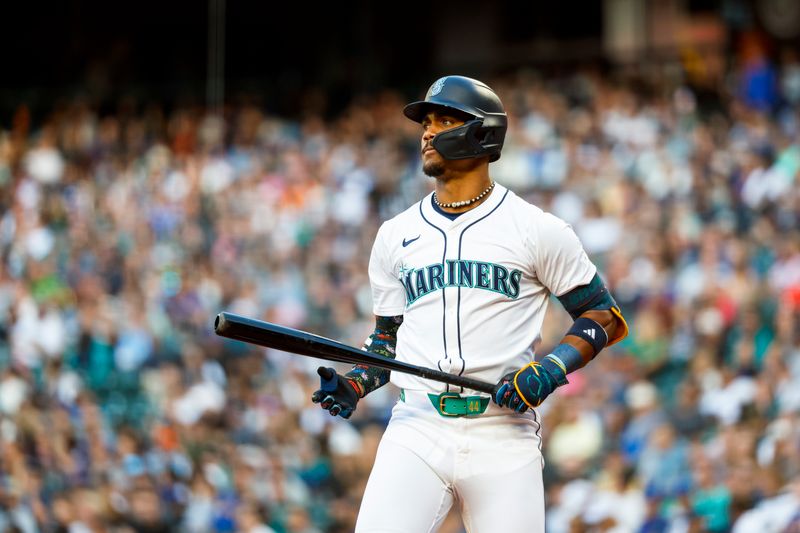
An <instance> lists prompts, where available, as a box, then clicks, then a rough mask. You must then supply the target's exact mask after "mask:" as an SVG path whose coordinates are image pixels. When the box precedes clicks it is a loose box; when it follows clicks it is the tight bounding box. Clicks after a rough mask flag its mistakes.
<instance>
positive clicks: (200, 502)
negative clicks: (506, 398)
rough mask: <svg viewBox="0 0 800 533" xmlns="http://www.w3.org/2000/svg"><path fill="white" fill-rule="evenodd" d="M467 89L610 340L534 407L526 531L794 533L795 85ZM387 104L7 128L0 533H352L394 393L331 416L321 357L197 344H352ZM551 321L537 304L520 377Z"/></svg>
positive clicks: (398, 140)
mask: <svg viewBox="0 0 800 533" xmlns="http://www.w3.org/2000/svg"><path fill="white" fill-rule="evenodd" d="M486 81H489V82H490V85H492V86H493V87H494V88H495V89H496V90H497V92H498V93H499V94H500V95H501V97H502V98H503V100H504V102H505V104H506V106H507V109H508V112H509V117H510V129H509V132H508V135H507V143H506V146H505V148H504V150H503V155H502V158H501V159H500V161H498V162H497V163H495V164H493V165H492V166H491V167H490V168H491V172H492V175H493V177H494V178H495V179H497V181H499V182H500V183H502V184H504V185H506V186H507V187H509V188H511V189H512V190H514V191H516V192H517V193H518V194H520V195H521V196H523V197H525V198H527V199H528V200H529V201H531V202H532V203H535V204H537V205H539V206H540V207H542V208H543V209H545V210H548V211H551V212H553V213H555V214H556V215H558V216H560V217H562V218H564V219H565V220H567V221H568V222H569V223H571V224H572V225H573V227H574V228H575V230H576V232H577V233H578V235H579V237H580V238H581V240H582V241H583V243H584V245H585V247H586V249H587V251H588V252H589V254H590V256H591V257H592V259H593V260H594V261H595V263H596V264H597V265H598V268H599V269H600V273H601V275H602V276H603V277H604V278H605V280H606V282H607V284H608V285H609V286H610V288H611V289H612V292H613V293H614V295H615V296H616V298H617V300H618V302H619V303H620V305H621V307H622V309H623V313H624V315H625V316H626V317H627V319H628V322H629V325H630V329H631V335H630V336H629V338H628V339H626V340H625V341H624V342H623V343H620V344H618V345H616V346H614V347H613V348H611V349H608V350H606V351H604V352H603V354H601V355H600V356H599V357H598V358H597V359H596V360H595V361H593V362H592V363H591V364H590V365H589V366H587V367H586V368H585V369H583V370H582V371H581V372H580V373H578V374H574V375H573V376H571V383H570V384H569V385H567V386H566V387H564V388H562V389H559V391H558V392H557V393H556V394H555V395H553V396H552V397H551V398H549V399H548V400H547V402H545V404H544V405H543V406H542V407H541V408H540V410H541V413H542V415H543V416H544V420H545V431H544V439H545V443H544V452H545V457H546V462H547V464H546V468H545V483H546V490H547V506H548V516H547V523H548V532H552V533H559V532H579V531H614V532H634V531H642V532H648V533H649V532H667V531H669V532H678V531H712V532H723V531H731V530H733V531H736V532H745V531H748V532H749V531H784V530H790V528H800V481H798V479H800V231H799V229H800V224H799V222H800V194H798V190H799V189H798V186H797V180H798V170H799V169H800V144H799V143H798V141H799V140H800V137H798V134H800V114H798V109H799V108H798V104H800V63H797V62H796V60H795V59H794V57H786V58H784V61H783V62H782V63H781V64H780V65H779V66H778V67H773V66H772V65H769V64H745V65H741V66H738V67H737V68H734V69H731V70H730V72H728V73H727V75H726V77H725V78H724V79H723V80H721V83H720V84H719V86H717V87H716V88H715V89H714V91H712V92H711V96H710V97H709V91H708V90H700V88H698V87H693V86H692V84H691V83H687V80H686V78H685V77H682V76H677V77H674V78H669V77H659V76H655V77H653V76H650V77H647V76H645V77H644V82H643V81H642V78H641V77H639V78H638V79H637V83H632V82H630V81H629V80H627V79H621V78H617V77H614V76H610V75H605V74H600V73H599V72H597V71H594V70H591V69H586V70H581V71H579V72H576V73H573V74H570V75H569V76H567V77H558V78H548V77H540V76H537V74H536V73H535V72H530V71H520V72H517V73H514V74H513V75H507V76H503V77H498V78H496V79H490V80H486ZM645 82H646V83H645ZM420 89H421V90H422V89H424V88H420ZM415 96H416V95H415ZM406 100H407V96H406V95H401V94H399V93H397V92H393V91H385V92H382V93H380V94H376V95H371V96H363V97H358V98H355V99H354V100H353V102H352V103H351V105H350V106H349V107H348V108H346V109H344V110H342V111H341V112H340V113H337V114H336V116H334V117H332V118H331V117H328V116H326V115H323V114H321V113H319V112H316V111H311V110H310V111H309V112H308V113H306V115H305V116H303V117H299V118H296V119H286V118H281V117H277V116H271V115H267V114H265V113H264V112H263V110H262V109H261V108H260V107H259V106H255V105H248V104H244V103H243V104H238V105H231V106H229V107H227V108H226V109H225V111H224V113H223V114H221V115H219V114H214V113H210V112H208V111H207V110H205V109H203V108H201V107H193V106H178V107H175V108H173V109H170V110H169V111H167V110H165V109H164V108H163V107H161V106H159V105H157V104H148V105H139V104H137V103H135V102H132V101H123V102H120V104H119V106H118V108H117V109H116V110H115V111H114V112H103V113H101V112H99V111H98V110H97V109H95V108H94V107H93V106H92V105H90V104H89V103H87V102H86V101H83V100H81V99H75V100H73V101H69V102H65V103H62V104H59V105H58V106H56V107H55V109H54V110H53V111H52V113H50V114H49V116H48V117H47V118H46V120H44V121H42V122H41V123H38V122H37V123H34V120H33V119H32V118H31V116H30V113H29V112H28V111H27V110H26V108H25V107H24V106H21V107H20V108H19V110H18V111H17V113H16V114H15V116H14V118H13V121H12V122H11V123H10V124H2V125H0V128H2V129H0V531H22V532H25V533H28V532H35V531H65V532H70V533H83V532H128V531H136V532H158V531H184V532H188V533H201V532H207V531H208V532H210V531H218V532H232V531H241V532H247V533H267V532H273V531H274V532H280V533H282V532H291V533H312V532H323V531H325V532H334V533H336V532H340V533H343V532H347V531H352V528H353V524H354V520H355V516H356V513H357V511H358V505H359V501H360V497H361V494H362V491H363V487H364V485H365V483H366V478H367V476H368V474H369V470H370V467H371V464H372V460H373V457H374V454H375V449H376V446H377V442H378V440H379V439H380V435H381V433H382V431H383V428H384V427H385V424H386V422H387V420H388V417H389V413H390V410H391V407H392V405H393V404H394V402H395V401H396V398H397V390H396V389H394V388H393V386H391V385H390V386H387V387H384V388H383V389H381V390H379V391H377V392H375V393H374V394H372V395H370V396H369V397H367V398H366V399H365V400H364V401H362V402H361V403H360V404H359V408H358V410H357V412H356V414H355V415H354V416H353V418H352V419H351V420H350V421H343V420H341V419H338V418H336V419H335V418H332V417H330V416H329V415H328V414H327V413H325V412H324V411H322V410H321V409H319V408H318V407H317V406H315V405H313V404H312V403H311V402H310V400H309V398H310V395H311V392H312V391H313V390H314V389H316V388H317V385H318V377H317V376H316V372H315V369H316V367H317V366H318V364H319V363H320V361H318V360H314V359H308V358H303V357H299V356H293V355H289V354H286V353H282V352H278V351H274V350H265V349H261V348H256V347H253V346H250V345H245V344H242V343H238V342H234V341H228V340H224V339H222V338H220V337H217V336H216V335H215V334H214V332H213V319H214V317H215V315H216V314H217V313H218V312H220V311H222V310H226V311H230V312H234V313H238V314H241V315H245V316H250V317H255V318H260V319H264V320H268V321H271V322H276V323H280V324H283V325H286V326H290V327H296V328H301V329H304V330H307V331H312V332H315V333H318V334H321V335H324V336H328V337H332V338H336V339H340V340H342V341H345V342H348V343H350V344H354V345H360V343H361V342H362V341H363V340H364V338H365V337H366V336H367V335H368V334H369V333H370V332H371V330H372V326H373V324H374V321H373V316H372V311H371V295H370V290H369V280H368V277H367V273H366V266H367V260H368V257H369V250H370V247H371V244H372V241H373V238H374V235H375V233H376V231H377V228H378V226H379V224H380V223H381V221H383V220H385V219H386V218H388V217H391V216H392V215H394V214H396V213H398V212H399V211H401V210H403V209H405V208H406V207H408V206H409V205H411V204H412V203H414V202H415V201H417V200H418V199H419V198H420V197H422V196H423V195H424V194H426V193H427V192H428V191H429V190H431V187H432V183H431V181H430V180H429V179H428V178H426V177H424V176H423V175H422V173H421V170H420V163H419V144H418V142H419V135H420V131H419V129H418V125H417V124H415V123H412V122H411V121H409V120H407V119H405V118H404V117H403V115H402V112H401V109H402V105H403V104H404V103H405V101H406ZM567 326H568V316H567V315H566V313H565V312H563V310H562V309H560V307H559V306H558V304H557V302H555V300H554V305H551V309H550V311H549V313H548V318H547V320H546V329H545V331H544V332H543V338H544V341H543V344H542V346H540V347H538V352H539V353H546V350H547V349H548V348H549V347H551V346H552V345H554V344H555V343H557V342H558V341H559V340H560V338H561V336H562V335H563V332H564V331H565V330H566V329H567ZM334 366H339V368H340V369H346V367H343V366H340V365H334ZM451 518H452V519H451V520H448V522H447V523H446V525H445V527H444V529H443V532H445V533H456V532H459V531H461V526H460V523H459V522H458V520H457V519H456V518H454V517H451ZM791 530H794V529H791Z"/></svg>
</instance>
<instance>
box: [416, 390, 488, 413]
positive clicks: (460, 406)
mask: <svg viewBox="0 0 800 533" xmlns="http://www.w3.org/2000/svg"><path fill="white" fill-rule="evenodd" d="M428 398H430V400H431V403H432V404H433V406H434V407H435V408H436V411H437V412H438V413H439V414H440V415H442V416H447V417H459V416H476V415H480V414H483V412H484V411H486V408H487V407H488V406H489V398H484V397H482V396H465V397H462V396H461V395H460V394H458V393H455V392H443V393H441V394H432V393H429V394H428Z"/></svg>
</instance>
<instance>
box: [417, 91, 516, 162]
mask: <svg viewBox="0 0 800 533" xmlns="http://www.w3.org/2000/svg"><path fill="white" fill-rule="evenodd" d="M435 110H439V111H443V110H444V111H447V110H450V111H452V110H455V111H457V112H458V114H459V115H464V114H466V115H468V117H471V118H468V120H466V122H465V123H464V124H463V125H462V126H459V127H457V128H453V129H450V130H447V131H443V132H442V133H439V134H437V135H436V136H435V137H434V138H433V141H431V144H432V145H433V147H434V148H435V149H436V151H438V152H439V153H440V154H442V157H444V158H445V159H469V158H472V157H483V156H487V155H488V156H489V161H497V160H498V159H500V150H502V149H503V140H504V139H505V137H506V128H507V127H508V118H507V117H506V112H505V109H503V103H502V102H501V101H500V98H498V96H497V95H496V94H495V92H494V91H493V90H491V89H490V88H489V86H488V85H486V84H485V83H483V82H481V81H478V80H473V79H472V78H467V77H465V76H445V77H444V78H439V79H438V80H436V81H435V82H434V83H433V85H431V87H430V89H428V93H427V94H426V95H425V100H422V101H419V102H412V103H410V104H408V105H407V106H406V107H405V109H403V113H404V114H405V116H407V117H408V118H410V119H411V120H414V121H416V122H422V120H423V119H424V118H425V116H426V115H427V114H428V113H430V112H431V111H435Z"/></svg>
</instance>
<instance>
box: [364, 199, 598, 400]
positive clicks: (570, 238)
mask: <svg viewBox="0 0 800 533" xmlns="http://www.w3.org/2000/svg"><path fill="white" fill-rule="evenodd" d="M431 196H432V194H431V195H428V196H426V197H425V198H424V199H422V200H421V201H420V202H418V203H417V204H415V205H413V206H412V207H411V208H409V209H407V210H406V211H404V212H403V213H400V214H399V215H397V216H396V217H394V218H392V219H391V220H388V221H386V222H385V223H384V224H383V225H382V226H381V227H380V229H379V231H378V235H377V237H376V239H375V243H374V245H373V248H372V254H371V256H370V263H369V277H370V283H371V286H372V294H373V301H374V312H375V314H376V315H378V316H397V315H403V324H402V326H401V327H400V329H399V330H398V333H397V360H399V361H405V362H409V363H413V364H416V365H420V366H426V367H430V368H438V369H440V370H442V371H444V372H449V373H452V374H458V375H462V376H469V377H472V378H476V379H480V380H483V381H487V382H489V383H495V382H497V381H498V380H499V379H500V378H501V377H502V376H503V375H505V374H506V373H508V372H510V371H512V370H516V369H519V368H521V367H522V366H525V365H526V364H528V363H529V362H530V361H531V360H533V351H532V345H533V343H534V342H535V341H536V340H537V338H538V337H539V336H540V332H541V327H542V322H543V320H544V316H545V311H546V310H547V304H548V300H549V296H550V294H551V293H552V294H555V295H556V296H561V295H562V294H564V293H566V292H568V291H569V290H571V289H573V288H575V287H578V286H580V285H585V284H587V283H589V281H590V280H591V279H592V277H593V276H594V274H595V272H596V268H595V266H594V265H593V264H592V262H591V261H590V260H589V258H588V257H587V255H586V252H585V251H584V249H583V246H582V245H581V243H580V241H579V240H578V237H577V236H576V235H575V233H574V231H573V230H572V228H571V227H570V226H569V225H568V224H567V223H566V222H564V221H563V220H561V219H559V218H558V217H555V216H553V215H551V214H549V213H545V212H544V211H542V210H541V209H539V208H538V207H536V206H534V205H531V204H529V203H528V202H526V201H524V200H523V199H521V198H520V197H518V196H517V195H516V194H514V193H513V192H511V191H509V190H508V189H506V188H505V187H503V186H501V185H500V184H497V185H495V187H494V189H493V191H492V193H491V195H490V196H489V198H488V199H486V200H485V201H484V202H483V203H482V204H481V205H479V206H478V207H476V208H474V209H471V210H469V211H467V212H466V213H463V214H461V215H460V216H459V217H458V218H456V219H455V220H450V219H449V218H447V217H446V216H444V215H442V214H441V213H439V212H438V211H437V210H436V209H434V207H433V204H432V202H431ZM391 381H392V383H394V384H395V385H397V386H398V387H401V388H404V389H406V390H424V391H431V392H440V391H444V390H446V389H447V387H448V386H447V385H446V384H444V383H439V382H436V381H431V380H425V379H421V378H418V377H416V376H411V375H408V374H404V373H400V372H392V374H391ZM450 390H453V387H452V386H450ZM456 392H461V391H458V390H456ZM463 392H471V391H463Z"/></svg>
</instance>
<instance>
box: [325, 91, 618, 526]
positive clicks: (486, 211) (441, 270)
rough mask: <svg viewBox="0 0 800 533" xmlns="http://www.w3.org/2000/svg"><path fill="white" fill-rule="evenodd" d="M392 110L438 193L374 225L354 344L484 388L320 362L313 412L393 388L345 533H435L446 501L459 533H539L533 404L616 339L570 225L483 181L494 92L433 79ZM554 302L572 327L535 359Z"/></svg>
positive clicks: (501, 124) (606, 300) (496, 104)
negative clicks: (491, 387)
mask: <svg viewBox="0 0 800 533" xmlns="http://www.w3.org/2000/svg"><path fill="white" fill-rule="evenodd" d="M404 113H405V115H406V116H407V117H408V118H410V119H411V120H414V121H416V122H419V123H420V124H421V125H422V138H421V146H420V147H421V153H422V163H423V171H424V172H425V174H427V175H428V176H430V177H432V178H434V179H435V180H436V187H435V191H434V192H433V193H431V194H430V195H428V196H426V197H425V198H423V199H422V200H421V201H419V202H418V203H416V204H415V205H413V206H412V207H411V208H409V209H408V210H406V211H405V212H403V213H401V214H399V215H397V216H396V217H394V218H393V219H391V220H388V221H386V222H385V223H383V225H382V226H381V227H380V229H379V230H378V234H377V236H376V238H375V243H374V245H373V248H372V253H371V256H370V261H369V277H370V284H371V287H372V294H373V301H374V312H375V315H376V322H375V331H374V332H373V333H372V335H370V337H369V338H368V339H367V340H366V342H365V345H364V349H366V350H368V351H370V352H374V353H377V354H380V355H383V356H386V357H392V358H395V357H396V358H397V359H398V360H400V361H406V362H409V363H414V364H416V365H421V366H427V367H432V368H438V369H439V370H442V371H444V372H450V373H453V374H458V375H463V376H469V377H473V378H477V379H481V380H484V381H489V382H490V383H492V382H496V383H497V386H496V388H495V392H494V394H493V395H492V396H491V397H489V396H486V395H483V394H479V393H476V391H471V390H463V389H460V388H458V387H453V386H448V385H445V384H442V383H439V382H434V381H430V380H425V379H421V378H418V377H415V376H410V375H407V374H402V373H399V372H395V373H390V372H389V371H387V370H381V369H377V368H371V367H365V366H358V365H357V366H355V367H354V368H353V369H352V370H351V371H350V372H348V373H346V374H344V375H340V374H337V373H336V372H335V371H334V370H333V369H332V368H325V367H320V369H319V374H320V376H321V387H320V389H319V390H317V391H316V392H315V393H314V394H313V396H312V401H314V402H315V403H319V404H320V405H321V406H322V408H324V409H327V410H328V411H329V412H330V414H331V415H339V416H342V417H344V418H348V417H350V415H351V414H352V413H353V411H354V410H355V408H356V405H357V403H358V400H359V399H360V398H363V397H364V396H365V395H367V394H369V393H370V392H371V391H373V390H375V389H377V388H378V387H381V386H383V385H385V384H386V383H387V382H389V381H390V380H391V382H392V383H394V384H395V385H397V387H399V388H400V391H401V392H400V398H399V400H398V402H397V404H396V406H395V407H394V408H393V410H392V417H391V420H390V421H389V424H388V426H387V428H386V431H385V433H384V435H383V438H382V440H381V443H380V446H379V448H378V452H377V456H376V458H375V464H374V466H373V469H372V472H371V474H370V478H369V481H368V483H367V487H366V490H365V493H364V497H363V500H362V503H361V509H360V511H359V516H358V522H357V525H356V531H358V532H408V533H421V532H429V531H436V530H437V529H438V527H439V525H440V524H441V522H442V521H443V520H444V518H445V517H446V516H447V514H448V511H449V510H450V508H451V507H452V505H453V504H454V503H455V504H456V505H458V507H459V510H460V512H461V517H462V520H463V522H464V525H465V527H466V529H467V531H470V532H471V533H474V532H477V533H494V532H497V531H502V532H504V533H512V532H519V533H531V532H543V531H544V489H543V486H542V467H543V459H542V454H541V437H540V434H541V420H540V417H539V416H538V414H537V412H536V409H535V408H536V407H537V406H538V405H539V404H541V403H542V401H543V400H544V399H545V398H547V396H548V395H549V394H551V393H552V392H553V391H554V390H555V389H556V388H558V387H559V386H561V385H564V384H566V383H567V382H568V377H567V376H568V375H569V374H570V373H571V372H574V371H576V370H578V369H579V368H581V367H583V366H584V365H585V364H586V363H588V362H589V361H591V360H592V358H594V357H595V356H596V355H597V354H598V353H599V352H600V351H601V350H602V349H603V348H605V347H606V346H608V345H610V344H613V343H615V342H617V341H619V340H621V339H622V338H624V337H625V335H627V331H628V328H627V325H626V324H625V320H624V319H623V317H622V315H621V314H620V311H619V308H618V306H617V305H616V303H615V301H614V299H613V298H612V297H611V295H610V294H609V291H608V290H607V289H606V287H605V286H604V284H603V281H602V279H601V278H600V276H599V275H598V273H597V269H596V268H595V266H594V265H593V264H592V262H591V261H590V260H589V258H588V257H587V255H586V253H585V251H584V249H583V247H582V245H581V243H580V241H579V240H578V238H577V236H576V235H575V233H574V232H573V231H572V229H571V228H570V226H569V225H567V224H566V223H565V222H564V221H562V220H560V219H559V218H557V217H555V216H553V215H551V214H548V213H545V212H543V211H542V210H541V209H539V208H538V207H536V206H534V205H531V204H529V203H527V202H526V201H524V200H522V199H521V198H520V197H518V196H517V195H515V194H514V193H513V192H512V191H510V190H508V189H506V188H505V187H503V186H502V185H500V184H499V183H496V182H495V181H493V180H492V179H491V177H490V174H489V163H491V162H493V161H497V159H499V158H500V151H501V149H502V147H503V140H504V137H505V133H506V127H507V117H506V113H505V111H504V108H503V105H502V103H501V101H500V99H499V98H498V97H497V95H496V94H495V93H494V91H492V89H490V88H489V87H488V86H486V85H485V84H484V83H482V82H480V81H477V80H474V79H470V78H466V77H463V76H446V77H444V78H441V79H439V80H437V81H436V82H435V83H434V84H433V85H431V87H430V89H429V90H428V92H427V95H426V96H425V100H423V101H419V102H414V103H411V104H409V105H407V106H406V107H405V109H404ZM551 294H553V295H555V296H556V297H557V298H558V299H559V301H560V302H561V304H562V305H563V306H564V307H565V308H566V310H567V311H568V312H569V313H570V315H571V316H572V318H573V319H574V323H573V325H572V327H571V328H570V329H569V330H568V331H567V332H566V333H565V335H564V337H563V339H561V342H560V344H558V345H557V346H556V347H555V348H554V349H553V351H552V353H549V354H545V355H544V357H540V358H538V360H537V359H536V358H535V357H534V353H533V350H532V346H533V345H534V343H535V341H536V340H537V339H538V338H539V336H540V331H541V328H542V322H543V320H544V316H545V311H546V309H547V303H548V299H549V297H550V295H551ZM454 389H455V390H454Z"/></svg>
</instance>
